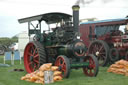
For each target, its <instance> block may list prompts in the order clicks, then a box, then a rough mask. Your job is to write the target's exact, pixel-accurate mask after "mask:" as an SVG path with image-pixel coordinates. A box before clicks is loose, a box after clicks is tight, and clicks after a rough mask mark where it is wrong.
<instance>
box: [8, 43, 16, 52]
mask: <svg viewBox="0 0 128 85" xmlns="http://www.w3.org/2000/svg"><path fill="white" fill-rule="evenodd" d="M9 49H11V50H12V51H17V50H18V43H17V42H15V43H13V44H11V45H10V46H9Z"/></svg>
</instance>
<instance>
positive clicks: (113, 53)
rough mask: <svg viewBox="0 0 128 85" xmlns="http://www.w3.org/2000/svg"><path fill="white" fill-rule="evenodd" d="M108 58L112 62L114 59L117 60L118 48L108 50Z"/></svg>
mask: <svg viewBox="0 0 128 85" xmlns="http://www.w3.org/2000/svg"><path fill="white" fill-rule="evenodd" d="M109 59H110V60H111V61H112V62H115V61H117V60H119V51H118V49H116V48H112V49H110V51H109Z"/></svg>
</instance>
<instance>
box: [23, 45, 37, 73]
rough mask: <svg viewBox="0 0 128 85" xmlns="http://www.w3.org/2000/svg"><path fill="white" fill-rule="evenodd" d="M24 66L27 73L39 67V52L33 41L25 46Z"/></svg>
mask: <svg viewBox="0 0 128 85" xmlns="http://www.w3.org/2000/svg"><path fill="white" fill-rule="evenodd" d="M24 66H25V69H26V71H27V72H28V73H31V72H33V71H35V70H37V69H38V68H39V54H38V50H37V48H36V46H35V45H34V44H33V43H29V44H28V45H27V46H26V48H25V51H24Z"/></svg>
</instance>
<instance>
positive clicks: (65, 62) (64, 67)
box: [55, 55, 70, 78]
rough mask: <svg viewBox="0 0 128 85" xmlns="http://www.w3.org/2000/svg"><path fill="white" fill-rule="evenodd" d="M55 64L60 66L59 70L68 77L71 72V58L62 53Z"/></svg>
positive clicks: (64, 76)
mask: <svg viewBox="0 0 128 85" xmlns="http://www.w3.org/2000/svg"><path fill="white" fill-rule="evenodd" d="M55 66H59V70H60V71H61V72H62V77H63V78H68V77H69V74H70V62H69V59H68V58H67V57H66V56H64V55H60V56H58V57H57V59H56V61H55Z"/></svg>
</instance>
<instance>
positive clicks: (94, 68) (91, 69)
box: [83, 54, 99, 77]
mask: <svg viewBox="0 0 128 85" xmlns="http://www.w3.org/2000/svg"><path fill="white" fill-rule="evenodd" d="M84 62H88V63H89V66H87V67H84V68H83V72H84V74H85V75H86V76H90V77H93V76H97V74H98V71H99V64H98V60H97V58H96V57H95V56H94V55H92V54H90V55H88V56H87V57H86V58H85V59H84Z"/></svg>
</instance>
